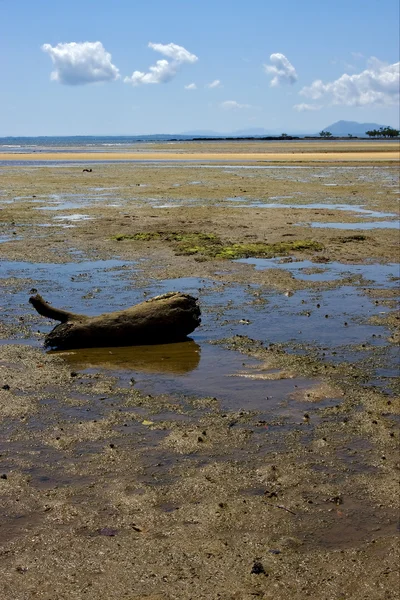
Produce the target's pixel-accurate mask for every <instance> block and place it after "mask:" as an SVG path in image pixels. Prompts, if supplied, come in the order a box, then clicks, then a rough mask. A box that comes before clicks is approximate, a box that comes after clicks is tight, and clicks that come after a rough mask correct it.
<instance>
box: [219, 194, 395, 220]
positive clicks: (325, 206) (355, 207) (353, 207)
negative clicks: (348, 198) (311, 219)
mask: <svg viewBox="0 0 400 600" xmlns="http://www.w3.org/2000/svg"><path fill="white" fill-rule="evenodd" d="M290 197H291V196H286V198H290ZM283 198H284V196H281V199H283ZM242 199H243V198H242ZM272 199H273V198H268V200H272ZM228 200H239V198H228ZM246 206H252V207H255V208H292V209H296V210H297V209H308V210H340V211H346V212H347V211H349V212H355V213H360V216H362V217H365V218H369V217H373V218H377V219H379V218H382V217H396V216H397V215H396V213H390V212H382V211H376V210H370V209H368V208H364V206H363V205H359V204H331V203H323V202H315V203H310V204H294V203H278V202H275V203H271V202H261V201H260V202H253V201H250V202H249V204H246Z"/></svg>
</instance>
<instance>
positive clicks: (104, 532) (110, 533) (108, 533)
mask: <svg viewBox="0 0 400 600" xmlns="http://www.w3.org/2000/svg"><path fill="white" fill-rule="evenodd" d="M97 532H98V534H99V535H105V536H107V537H114V536H116V535H117V534H118V529H112V528H111V527H103V528H102V529H98V530H97Z"/></svg>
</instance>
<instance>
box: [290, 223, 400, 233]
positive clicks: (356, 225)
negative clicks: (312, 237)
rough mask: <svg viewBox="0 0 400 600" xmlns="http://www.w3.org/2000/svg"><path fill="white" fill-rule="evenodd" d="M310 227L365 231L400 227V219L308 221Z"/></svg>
mask: <svg viewBox="0 0 400 600" xmlns="http://www.w3.org/2000/svg"><path fill="white" fill-rule="evenodd" d="M296 225H302V223H296ZM308 225H310V227H318V228H321V227H322V228H324V229H357V230H363V231H370V230H372V229H399V228H400V223H399V221H371V222H368V223H318V222H312V223H308Z"/></svg>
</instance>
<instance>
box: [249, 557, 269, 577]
mask: <svg viewBox="0 0 400 600" xmlns="http://www.w3.org/2000/svg"><path fill="white" fill-rule="evenodd" d="M251 574H252V575H267V572H266V571H265V569H264V566H263V564H262V563H261V562H260V561H259V560H255V561H254V563H253V567H252V569H251Z"/></svg>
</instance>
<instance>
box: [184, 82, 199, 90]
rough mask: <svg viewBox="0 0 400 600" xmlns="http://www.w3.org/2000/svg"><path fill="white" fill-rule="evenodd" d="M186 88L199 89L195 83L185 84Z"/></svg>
mask: <svg viewBox="0 0 400 600" xmlns="http://www.w3.org/2000/svg"><path fill="white" fill-rule="evenodd" d="M185 90H197V85H196V84H195V83H189V84H188V85H185Z"/></svg>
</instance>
